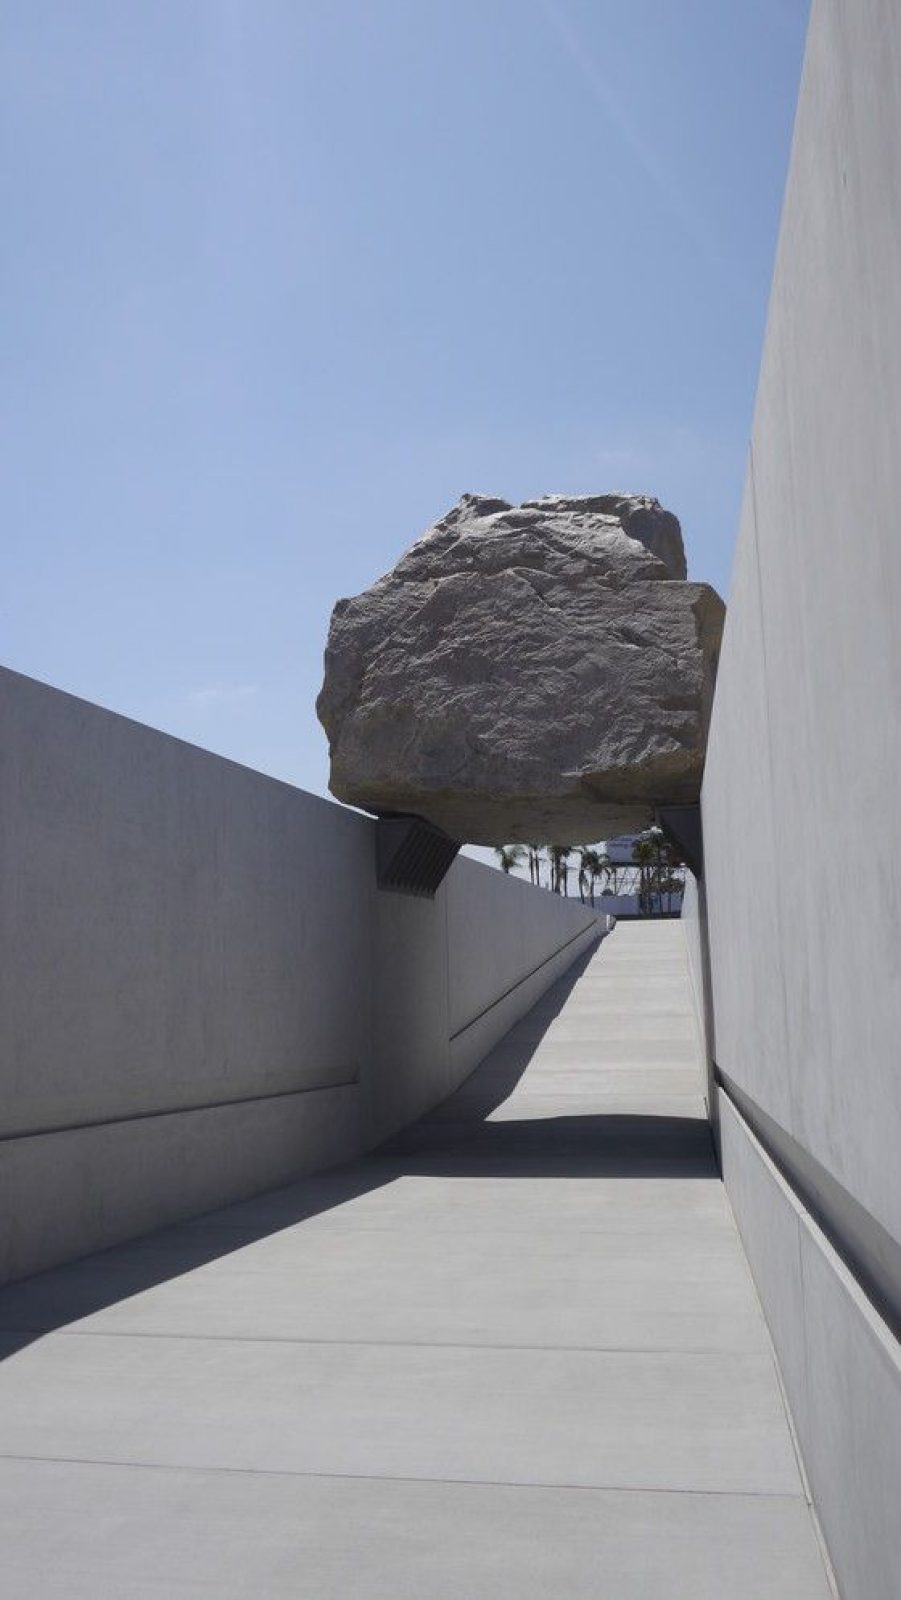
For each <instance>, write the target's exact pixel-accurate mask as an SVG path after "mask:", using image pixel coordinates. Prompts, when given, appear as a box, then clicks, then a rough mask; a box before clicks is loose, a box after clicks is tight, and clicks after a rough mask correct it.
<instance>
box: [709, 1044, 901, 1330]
mask: <svg viewBox="0 0 901 1600" xmlns="http://www.w3.org/2000/svg"><path fill="white" fill-rule="evenodd" d="M714 1075H715V1077H716V1081H717V1083H718V1085H719V1087H720V1088H721V1089H722V1091H723V1093H724V1095H725V1096H726V1098H727V1100H728V1101H729V1103H730V1104H731V1106H732V1107H733V1109H734V1110H735V1111H736V1112H737V1114H738V1116H739V1117H740V1118H741V1120H742V1121H743V1122H744V1123H746V1124H747V1126H748V1127H749V1128H750V1130H751V1132H752V1133H753V1134H754V1136H755V1138H756V1139H757V1140H758V1141H759V1143H760V1144H761V1145H762V1146H763V1148H764V1150H765V1151H766V1153H767V1155H768V1156H769V1158H770V1160H771V1161H772V1162H773V1165H774V1166H775V1167H776V1168H777V1169H778V1171H779V1172H780V1174H781V1176H782V1177H783V1178H784V1179H785V1182H786V1183H787V1184H788V1186H789V1188H790V1189H791V1190H792V1192H793V1193H794V1194H795V1195H796V1197H797V1199H798V1200H799V1201H800V1203H801V1205H802V1206H803V1207H804V1210H805V1211H806V1212H807V1213H808V1215H809V1216H810V1217H812V1219H813V1221H814V1222H815V1223H816V1224H817V1226H818V1227H819V1229H820V1230H821V1232H822V1233H824V1234H825V1235H826V1238H827V1239H828V1240H829V1243H830V1244H831V1246H832V1248H833V1250H834V1251H835V1252H836V1254H837V1255H838V1256H840V1257H841V1259H842V1261H843V1262H844V1264H845V1266H846V1267H847V1269H848V1271H849V1272H850V1273H851V1276H852V1277H853V1278H854V1280H855V1282H856V1283H857V1284H858V1286H859V1288H860V1290H861V1292H862V1293H863V1294H864V1295H865V1296H866V1298H867V1299H868V1300H869V1301H870V1303H871V1305H872V1306H873V1308H874V1310H875V1311H877V1312H878V1314H879V1316H880V1317H881V1318H882V1320H883V1321H884V1322H885V1323H887V1324H888V1326H889V1327H890V1328H891V1330H892V1333H893V1334H894V1335H895V1338H896V1339H897V1338H901V1244H899V1243H898V1241H897V1239H894V1238H893V1237H892V1235H891V1234H890V1233H889V1232H888V1229H886V1228H884V1227H883V1226H882V1224H881V1222H877V1220H876V1218H875V1217H874V1216H873V1215H872V1213H871V1212H869V1211H867V1209H866V1207H865V1206H862V1205H861V1204H860V1201H859V1200H855V1198H854V1196H853V1195H852V1194H851V1193H849V1191H848V1190H847V1189H846V1188H845V1187H844V1186H843V1185H842V1184H840V1183H839V1182H838V1181H837V1179H836V1178H833V1176H832V1174H831V1172H828V1171H827V1169H826V1168H825V1167H824V1166H823V1165H822V1164H821V1163H820V1162H819V1161H817V1159H816V1157H815V1156H812V1155H811V1154H810V1151H809V1150H805V1149H804V1146H803V1145H801V1144H799V1143H798V1141H797V1139H795V1138H793V1137H792V1135H791V1134H790V1133H788V1132H786V1130H785V1128H783V1127H782V1125H781V1124H780V1123H778V1122H776V1121H775V1120H774V1118H773V1117H771V1116H770V1115H769V1114H768V1113H767V1112H766V1111H764V1110H763V1107H762V1106H759V1105H758V1104H757V1102H756V1101H755V1100H752V1099H751V1096H750V1095H748V1094H746V1093H745V1091H744V1090H743V1089H741V1088H739V1086H738V1084H737V1083H735V1082H734V1081H733V1080H732V1079H731V1078H730V1077H729V1076H728V1074H727V1073H725V1072H723V1070H722V1068H721V1067H719V1066H717V1065H716V1064H714Z"/></svg>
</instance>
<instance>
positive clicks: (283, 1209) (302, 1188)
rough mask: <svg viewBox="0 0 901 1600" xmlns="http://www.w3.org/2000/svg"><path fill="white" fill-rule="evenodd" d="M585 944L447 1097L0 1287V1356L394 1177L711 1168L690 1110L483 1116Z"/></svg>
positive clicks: (564, 993)
mask: <svg viewBox="0 0 901 1600" xmlns="http://www.w3.org/2000/svg"><path fill="white" fill-rule="evenodd" d="M595 954H596V947H593V948H592V949H591V950H590V951H588V952H587V953H586V954H585V955H584V956H581V957H580V958H579V959H578V960H577V961H576V962H574V963H573V966H572V967H570V968H569V970H568V971H567V972H566V973H565V974H564V976H563V977H562V978H561V979H559V980H558V981H557V982H556V983H555V984H554V985H552V987H551V988H550V989H549V990H548V991H547V992H546V993H545V994H544V995H543V996H542V998H541V999H540V1000H539V1001H538V1002H537V1004H536V1005H535V1006H534V1007H533V1008H532V1010H531V1011H530V1012H529V1013H528V1014H527V1015H528V1020H529V1022H530V1024H531V1028H530V1033H531V1034H532V1036H531V1037H530V1038H529V1039H528V1041H520V1040H518V1039H517V1037H516V1034H517V1029H516V1028H515V1027H514V1028H513V1029H512V1030H511V1032H510V1033H509V1034H508V1035H506V1037H505V1038H504V1039H503V1040H502V1041H501V1042H500V1043H499V1044H498V1045H497V1046H496V1048H495V1050H494V1051H492V1053H491V1054H490V1055H489V1056H487V1057H486V1059H485V1060H484V1061H483V1062H482V1064H481V1065H480V1066H479V1067H477V1068H476V1069H475V1071H474V1072H473V1073H472V1074H471V1076H470V1077H469V1078H468V1079H467V1080H466V1081H465V1083H464V1084H463V1085H461V1087H460V1089H458V1090H457V1091H456V1092H455V1093H454V1094H453V1095H452V1096H450V1098H449V1099H448V1100H446V1101H445V1102H444V1103H443V1104H442V1105H441V1106H438V1107H435V1108H434V1109H433V1110H432V1111H431V1112H429V1113H428V1114H427V1115H426V1116H425V1117H423V1118H421V1119H420V1120H419V1121H418V1122H416V1123H414V1124H412V1125H411V1126H410V1127H409V1128H407V1129H405V1130H403V1131H402V1132H401V1133H399V1134H397V1135H395V1136H394V1137H392V1138H391V1139H390V1140H388V1141H387V1142H386V1143H385V1144H383V1145H382V1146H380V1147H379V1149H377V1150H376V1151H374V1152H373V1153H372V1154H371V1155H369V1156H365V1157H362V1158H360V1159H359V1160H356V1161H354V1162H352V1163H350V1164H348V1165H347V1166H343V1167H337V1168H333V1169H332V1170H330V1171H328V1172H324V1173H321V1174H319V1175H317V1176H314V1177H310V1178H304V1179H301V1180H299V1181H298V1182H297V1183H294V1184H290V1185H288V1186H286V1187H284V1188H281V1189H274V1190H270V1191H268V1192H267V1193H264V1194H260V1195H257V1196H255V1197H253V1198H251V1199H249V1200H245V1201H239V1202H237V1203H235V1204H233V1205H230V1206H227V1207H223V1208H221V1209H219V1210H217V1211H214V1212H210V1213H208V1214H206V1215H203V1216H200V1217H197V1218H196V1219H194V1220H193V1221H188V1222H184V1223H180V1224H178V1225H176V1226H173V1227H170V1228H165V1229H161V1230H159V1231H158V1232H156V1233H151V1234H147V1235H145V1236H144V1237H142V1238H139V1239H135V1240H132V1241H129V1242H128V1243H127V1244H123V1245H117V1246H114V1247H113V1248H111V1249H108V1250H102V1251H98V1252H97V1253H95V1254H93V1255H90V1256H86V1257H84V1258H82V1259H81V1260H78V1261H74V1262H71V1263H69V1264H67V1265H65V1266H62V1267H55V1268H53V1269H52V1270H50V1271H48V1272H42V1273H38V1274H36V1275H35V1276H34V1277H32V1278H26V1279H23V1280H21V1281H19V1282H17V1283H13V1284H9V1285H7V1286H6V1287H5V1288H0V1360H2V1359H3V1357H4V1356H8V1355H11V1354H13V1352H14V1351H15V1350H19V1349H22V1348H23V1347H24V1346H26V1345H28V1344H29V1343H31V1342H32V1341H33V1340H35V1339H38V1338H40V1337H41V1336H42V1335H43V1334H45V1333H49V1332H52V1331H53V1330H54V1329H58V1328H62V1327H65V1326H66V1325H67V1324H68V1323H71V1322H74V1321H77V1320H79V1319H80V1318H82V1317H86V1316H90V1315H92V1314H93V1313H95V1312H98V1311H102V1310H103V1309H104V1308H105V1307H107V1306H110V1305H114V1304H116V1303H117V1302H118V1301H121V1300H125V1299H128V1298H130V1297H131V1296H132V1295H135V1294H139V1293H141V1292H142V1291H143V1290H147V1289H152V1288H154V1287H156V1286H157V1285H158V1284H161V1283H165V1282H167V1281H169V1280H171V1279H173V1278H177V1277H180V1276H182V1275H183V1274H185V1273H189V1272H192V1271H193V1270H195V1269H196V1268H198V1267H202V1266H206V1265H208V1264H209V1263H210V1262H213V1261H216V1260H219V1259H220V1258H222V1257H223V1256H227V1255H229V1254H231V1253H232V1252H233V1251H235V1250H239V1249H242V1248H243V1247H244V1246H246V1245H248V1244H252V1243H253V1242H254V1241H255V1240H259V1239H264V1238H267V1237H269V1236H270V1235H272V1234H276V1233H279V1232H281V1231H282V1230H284V1229H286V1228H290V1227H293V1226H295V1225H296V1224H297V1223H300V1222H303V1221H306V1220H307V1219H309V1218H311V1217H315V1216H318V1215H321V1214H322V1213H323V1212H326V1211H331V1210H334V1209H336V1208H338V1207H340V1206H342V1205H346V1204H348V1203H349V1202H351V1201H353V1200H356V1199H358V1198H360V1197H361V1196H363V1195H365V1194H369V1193H371V1192H373V1191H374V1190H376V1189H378V1188H381V1187H383V1186H384V1185H386V1184H390V1183H393V1182H395V1181H396V1180H397V1179H399V1178H402V1177H405V1176H412V1175H420V1176H435V1177H455V1178H461V1179H465V1178H468V1177H473V1178H476V1177H478V1178H492V1177H497V1178H510V1179H516V1178H536V1177H539V1178H598V1177H606V1178H636V1177H641V1178H676V1177H678V1178H699V1179H711V1178H715V1177H716V1167H715V1163H714V1156H713V1145H712V1140H711V1134H710V1127H709V1124H708V1123H707V1121H706V1120H705V1119H703V1118H700V1117H676V1116H657V1115H648V1116H641V1115H632V1114H629V1115H624V1114H621V1113H610V1114H598V1115H583V1116H551V1117H540V1118H529V1119H523V1120H520V1121H517V1120H513V1119H511V1120H508V1121H502V1122H490V1121H487V1120H486V1119H487V1118H488V1117H489V1116H490V1114H491V1112H492V1111H494V1110H495V1109H496V1108H497V1107H498V1106H499V1105H501V1104H502V1103H503V1102H504V1101H505V1100H506V1099H507V1098H508V1097H509V1096H510V1094H511V1093H512V1092H513V1090H514V1089H515V1088H516V1085H517V1084H518V1082H519V1080H520V1079H521V1077H522V1076H523V1073H524V1072H525V1071H526V1070H527V1068H528V1066H529V1064H530V1062H531V1061H532V1059H533V1057H534V1055H535V1052H536V1050H537V1049H538V1047H539V1045H540V1043H541V1040H542V1038H543V1036H544V1034H545V1033H546V1031H547V1029H548V1028H549V1027H550V1025H551V1023H552V1022H553V1021H554V1019H555V1018H556V1017H557V1016H559V1014H560V1012H561V1011H562V1010H563V1007H564V1006H565V1004H566V1002H567V1000H568V998H569V996H570V994H571V992H572V990H573V988H574V986H575V984H576V983H577V982H578V980H579V978H580V977H581V976H582V974H583V972H584V971H585V969H586V968H587V966H588V965H589V962H590V961H591V959H592V958H593V956H594V955H595ZM522 1020H523V1021H525V1020H526V1019H525V1018H523V1019H522ZM536 1020H537V1021H540V1023H541V1027H540V1029H539V1031H538V1033H537V1036H536V1035H535V1033H534V1031H533V1030H534V1025H535V1022H536Z"/></svg>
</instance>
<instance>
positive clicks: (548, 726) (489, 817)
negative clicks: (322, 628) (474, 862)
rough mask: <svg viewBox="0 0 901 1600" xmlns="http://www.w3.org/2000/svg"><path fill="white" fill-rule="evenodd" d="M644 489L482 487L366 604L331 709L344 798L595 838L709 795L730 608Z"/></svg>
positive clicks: (354, 604)
mask: <svg viewBox="0 0 901 1600" xmlns="http://www.w3.org/2000/svg"><path fill="white" fill-rule="evenodd" d="M685 573H686V566H685V555H684V551H683V547H682V534H681V530H680V527H679V522H678V519H677V518H676V517H674V516H673V514H672V513H671V512H669V511H665V510H664V509H663V508H662V507H661V506H660V505H659V504H658V502H657V501H656V500H652V499H650V498H648V497H646V496H637V495H588V496H583V497H579V498H575V497H571V496H570V497H566V496H562V495H549V496H547V497H545V498H544V499H541V500H529V501H526V502H525V503H524V504H523V505H521V506H512V505H509V504H508V502H507V501H506V500H494V499H488V498H486V497H484V496H480V495H464V496H463V498H462V500H461V501H460V502H459V504H458V505H456V506H454V508H453V510H451V511H449V512H448V514H447V515H446V516H445V517H442V518H441V520H440V521H439V522H436V523H435V525H434V527H433V528H430V529H429V531H428V532H427V533H426V534H425V535H424V536H423V537H422V538H421V539H419V540H418V541H417V543H416V544H414V545H413V546H412V547H411V549H409V550H408V551H407V553H406V555H404V556H402V557H401V559H400V560H399V561H398V563H397V565H396V566H395V567H394V569H393V570H392V571H391V572H389V573H388V574H387V575H386V576H385V577H383V578H380V579H379V580H378V582H376V583H374V584H373V585H372V587H371V588H370V589H367V590H366V591H365V592H364V593H363V594H361V595H357V596H356V598H355V599H352V600H339V601H338V603H337V605H336V606H335V609H334V613H333V615H332V621H331V628H330V630H329V638H328V645H327V648H326V653H325V681H324V684H323V687H322V692H321V694H320V696H319V700H318V702H317V711H318V713H319V717H320V720H321V722H322V724H323V726H324V728H325V730H326V733H327V734H328V738H329V746H330V752H331V776H330V780H329V786H330V788H331V791H332V793H333V794H334V795H336V796H337V798H338V799H339V800H346V801H348V802H349V803H350V804H352V805H357V806H362V807H364V808H365V809H367V810H370V811H376V812H379V813H385V812H389V813H391V812H393V813H397V812H410V813H415V814H417V815H419V816H423V817H426V818H427V819H428V820H429V821H431V822H434V823H436V824H437V825H438V826H439V827H441V828H444V829H445V830H446V831H447V832H448V833H450V834H452V835H453V836H454V838H456V839H459V840H463V841H469V842H471V843H474V844H500V843H507V842H508V841H514V840H521V841H526V842H529V841H531V842H548V841H549V842H552V843H554V844H576V843H586V842H590V841H594V840H597V839H603V838H607V837H611V836H613V835H615V834H617V833H625V832H629V831H632V830H636V829H639V828H642V827H645V826H646V825H647V824H648V823H649V822H650V821H651V820H652V817H653V812H654V807H655V805H660V804H672V805H676V804H681V805H684V804H690V803H691V802H692V801H695V800H697V798H698V795H699V792H700V783H701V773H702V769H703V765H704V750H705V745H706V739H707V726H708V721H709V716H710V705H711V699H712V695H713V682H714V673H715V670H716V661H717V655H718V651H719V645H720V637H721V633H722V626H723V616H724V606H723V602H722V601H721V599H720V598H719V595H718V594H716V592H715V590H713V589H711V588H710V587H709V586H708V585H707V584H705V583H688V582H687V581H686V577H685Z"/></svg>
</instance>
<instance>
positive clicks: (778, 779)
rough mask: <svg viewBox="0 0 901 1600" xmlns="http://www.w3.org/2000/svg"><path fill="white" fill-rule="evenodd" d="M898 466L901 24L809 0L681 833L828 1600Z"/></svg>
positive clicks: (870, 1555) (861, 1319)
mask: <svg viewBox="0 0 901 1600" xmlns="http://www.w3.org/2000/svg"><path fill="white" fill-rule="evenodd" d="M899 440H901V9H899V7H898V6H897V4H896V3H895V0H815V3H814V6H813V14H812V20H811V27H810V35H809V42H808V50H807V59H806V63H805V69H804V77H803V84H802V90H801V97H800V104H799V111H798V120H797V127H796V133H795V141H794V148H793V154H792V161H791V171H790V176H789V182H788V189H787V195H786V202H785V210H784V214H783V222H782V229H781V237H780V244H779V252H778V260H777V265H776V272H775V279H774V285H773V293H772V301H771V306H770V314H769V321H768V328H767V336H766V344H765V350H764V356H763V363H762V370H761V376H760V386H759V392H758V399H757V407H756V414H755V422H754V432H753V442H752V448H751V457H750V465H749V474H748V482H747V490H746V495H745V502H744V509H743V515H742V523H741V531H740V538H739V543H738V548H737V552H736V560H735V569H734V574H733V584H732V592H731V595H730V606H729V615H728V620H727V625H726V636H725V641H724V648H723V653H722V660H721V664H720V670H719V679H718V685H717V693H716V704H715V707H714V715H713V723H712V728H711V737H710V747H709V753H708V759H707V768H706V773H705V779H704V788H703V799H702V809H703V819H704V845H705V863H706V867H705V890H706V903H707V931H708V935H709V950H710V974H711V982H710V999H711V1008H710V1009H711V1018H710V1038H709V1044H710V1051H711V1055H712V1057H713V1058H714V1060H715V1063H716V1068H717V1070H718V1073H719V1076H720V1083H721V1088H720V1091H719V1100H720V1113H721V1118H722V1135H721V1137H722V1150H723V1163H724V1173H725V1177H726V1182H727V1185H728V1187H729V1192H730V1195H731V1198H732V1203H733V1206H734V1208H735V1212H736V1215H737V1218H738V1222H739V1225H740V1227H741V1230H742V1234H743V1236H744V1239H745V1242H746V1245H747V1248H748V1253H749V1256H750V1259H751V1262H752V1265H753V1267H754V1271H755V1273H756V1276H757V1282H758V1285H759V1287H760V1291H761V1295H762V1299H763V1303H764V1307H765V1309H766V1312H767V1316H768V1318H769V1321H770V1326H771V1329H772V1331H773V1336H774V1339H775V1343H776V1348H777V1352H778V1355H779V1359H780V1362H781V1365H782V1370H783V1375H784V1378H785V1382H786V1387H787V1391H788V1395H789V1400H790V1403H791V1406H792V1410H793V1413H794V1418H795V1423H796V1425H797V1429H798V1434H799V1438H800V1443H801V1447H802V1451H803V1454H804V1459H805V1464H806V1467H807V1471H808V1474H809V1478H810V1482H811V1486H812V1490H813V1495H814V1500H815V1502H816V1505H817V1508H818V1510H819V1513H820V1517H821V1520H822V1524H823V1529H824V1533H825V1537H826V1541H827V1543H828V1546H829V1549H830V1553H831V1556H832V1559H833V1562H834V1564H835V1568H836V1572H837V1576H838V1581H839V1585H840V1587H841V1591H842V1594H843V1596H844V1597H845V1600H896V1597H897V1595H898V1593H899V1581H901V1580H899V1574H901V1519H899V1518H898V1515H897V1509H898V1484H899V1480H901V1457H899V1451H901V1444H899V1441H901V1359H899V1345H898V1341H897V1337H896V1336H897V1333H898V1331H899V1329H901V1067H899V1061H901V852H899V849H898V842H897V838H896V827H895V822H894V817H893V811H892V806H893V802H894V799H895V797H896V795H897V793H898V789H899V780H901V529H899V506H901V446H899ZM692 910H693V907H692V905H691V904H689V905H688V907H687V913H688V916H687V926H688V927H689V932H691V914H692ZM695 929H696V932H700V927H699V924H697V923H696V924H695ZM690 948H691V949H693V966H694V968H695V972H696V974H697V973H699V972H700V971H701V968H702V962H701V959H700V953H701V942H700V939H699V938H696V937H692V938H690Z"/></svg>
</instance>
